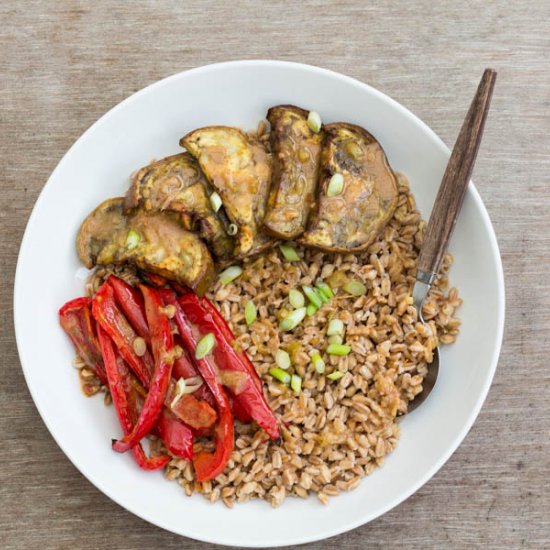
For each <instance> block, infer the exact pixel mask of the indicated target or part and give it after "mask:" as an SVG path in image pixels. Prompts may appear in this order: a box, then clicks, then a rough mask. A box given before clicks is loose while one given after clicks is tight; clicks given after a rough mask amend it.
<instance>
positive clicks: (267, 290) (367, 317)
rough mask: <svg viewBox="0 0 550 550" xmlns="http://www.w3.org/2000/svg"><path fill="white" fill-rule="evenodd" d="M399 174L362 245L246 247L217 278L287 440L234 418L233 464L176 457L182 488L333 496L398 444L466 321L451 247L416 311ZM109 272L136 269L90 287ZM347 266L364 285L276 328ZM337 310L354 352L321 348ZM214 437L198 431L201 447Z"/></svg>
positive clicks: (411, 242) (221, 495)
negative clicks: (283, 371)
mask: <svg viewBox="0 0 550 550" xmlns="http://www.w3.org/2000/svg"><path fill="white" fill-rule="evenodd" d="M260 133H263V130H262V131H261V132H260ZM264 135H265V134H264ZM264 141H265V140H264ZM398 183H399V192H400V196H399V204H398V207H397V210H396V212H395V215H394V217H393V219H392V220H391V221H390V223H389V224H388V225H387V226H386V228H385V229H384V230H383V232H382V234H381V235H379V237H378V239H377V240H376V241H375V242H374V243H373V244H372V245H371V246H370V247H369V248H368V250H367V251H366V252H364V253H361V254H357V255H354V254H348V255H345V254H328V253H324V252H319V251H315V250H312V249H306V248H302V247H300V246H297V245H296V246H295V248H296V250H297V251H298V253H299V255H300V257H301V261H299V262H292V263H291V262H287V261H285V260H284V258H283V257H282V255H281V254H280V252H279V251H278V249H272V250H270V251H268V252H266V253H264V254H263V255H261V256H259V257H254V258H249V259H245V260H244V261H243V265H242V267H243V274H242V275H241V276H240V277H239V278H238V279H236V280H234V281H233V282H231V283H229V284H227V285H225V286H221V285H220V284H219V283H218V285H217V286H215V287H214V288H213V289H212V290H211V292H210V293H209V294H208V297H209V298H210V299H211V300H212V302H213V303H214V304H215V305H216V306H217V307H218V308H219V310H220V311H221V312H222V314H223V316H224V317H225V319H226V320H227V321H228V323H229V324H230V326H231V328H232V329H233V331H234V333H235V335H236V336H237V343H238V345H239V346H240V347H241V348H242V349H244V350H246V352H247V353H248V355H249V356H250V358H251V360H252V361H253V363H254V365H255V367H256V369H257V371H258V372H259V373H260V375H261V376H262V377H263V380H264V388H265V391H266V394H267V398H268V401H269V403H270V405H271V407H272V409H273V410H274V412H275V414H276V415H277V416H278V418H279V419H280V421H281V441H280V443H276V442H273V441H270V440H269V439H268V437H267V435H266V434H265V432H263V430H261V429H259V428H257V427H255V426H253V425H250V424H242V423H240V422H238V421H236V423H235V424H236V425H235V449H234V451H233V454H232V456H231V460H230V461H229V464H228V466H227V468H226V470H225V471H224V472H223V473H222V474H220V475H219V476H218V477H217V478H216V479H214V480H212V481H211V482H205V483H198V482H196V481H195V478H194V473H193V467H192V464H190V463H188V462H185V461H182V460H180V459H176V458H174V459H173V460H172V461H171V462H170V463H169V464H168V466H167V467H166V472H165V476H166V478H167V479H169V480H177V482H178V483H179V484H180V485H181V486H182V488H183V490H184V492H185V494H186V495H191V494H193V493H195V492H198V493H202V495H203V496H205V497H206V498H207V499H209V500H211V501H215V500H222V502H223V503H224V504H225V505H226V506H228V507H232V506H233V505H234V504H235V503H236V502H238V503H242V502H247V501H248V500H250V499H251V498H262V499H265V500H267V501H269V502H270V503H271V505H272V506H278V505H280V504H281V503H282V501H283V500H284V498H285V497H286V496H298V497H300V498H306V497H308V495H309V494H312V493H314V494H316V495H317V498H318V499H319V501H320V502H322V503H323V504H326V503H327V502H328V500H329V498H330V497H332V496H336V495H338V494H339V493H340V492H342V491H347V490H351V489H353V488H355V487H356V486H357V485H358V483H359V481H360V479H361V477H363V476H365V475H369V474H370V473H372V472H373V471H374V469H375V468H376V467H378V466H381V465H382V464H383V462H384V457H385V456H386V455H387V454H388V453H390V452H391V451H392V450H393V449H394V448H395V446H396V444H397V439H398V437H399V424H398V422H397V419H398V417H399V416H400V415H402V414H404V413H406V412H407V404H408V402H409V401H410V400H411V399H413V398H414V396H415V395H417V394H418V393H420V392H421V391H422V381H423V378H424V376H425V375H426V373H427V366H428V363H429V362H430V361H431V360H432V358H433V349H434V347H435V346H437V345H438V344H450V343H452V342H454V340H455V339H456V337H457V334H458V331H459V326H460V321H459V320H458V319H456V318H455V317H454V314H455V310H456V308H457V307H458V306H459V305H460V304H461V299H460V298H459V296H458V291H457V290H456V289H455V288H451V289H448V287H449V281H448V275H447V274H448V271H449V267H450V265H451V263H452V258H451V257H450V256H449V255H447V256H446V258H445V261H444V264H443V268H442V270H441V276H440V277H439V278H438V279H437V280H436V282H435V285H434V287H433V289H432V291H431V293H430V295H429V296H428V299H427V301H426V303H425V306H424V317H425V319H426V321H427V324H426V325H423V324H422V323H419V322H418V315H417V311H416V310H415V308H414V307H413V305H412V299H411V288H412V285H413V283H414V280H415V278H414V274H415V266H416V259H417V255H418V250H419V246H420V244H421V243H422V234H423V230H424V227H425V222H424V221H423V220H421V218H420V214H419V213H418V211H417V210H416V206H415V200H414V197H413V195H412V194H411V193H410V190H409V185H408V182H407V180H406V178H405V177H404V176H402V175H399V176H398ZM111 272H115V273H117V274H118V275H119V276H122V277H123V278H125V279H126V280H128V281H129V282H131V283H134V282H135V281H136V275H135V274H134V273H133V272H132V271H131V270H130V269H127V268H112V267H110V266H109V267H102V268H98V269H97V270H96V271H95V273H94V275H93V277H92V278H91V280H90V281H89V283H88V287H87V291H88V293H89V294H93V292H95V290H97V288H98V286H99V284H100V283H101V281H102V280H103V279H104V278H105V276H106V275H107V274H108V273H111ZM348 278H349V279H353V280H358V281H361V282H362V283H363V284H364V285H365V286H366V288H367V292H366V294H365V295H364V296H360V297H354V296H351V295H349V294H346V293H344V292H343V291H342V290H341V289H339V290H338V289H337V290H336V296H335V297H334V298H333V299H332V300H331V301H330V302H329V303H327V304H325V305H323V306H322V307H321V308H320V309H319V310H318V311H317V313H316V314H315V315H313V316H312V317H306V319H305V320H304V321H303V322H302V323H301V324H300V325H299V326H298V328H296V329H295V330H294V331H292V332H290V333H281V332H280V331H279V330H278V322H279V319H278V318H277V314H278V313H279V312H280V311H281V310H282V309H283V308H288V309H291V306H289V305H288V293H289V291H290V290H291V289H296V288H299V286H300V285H311V284H314V283H315V282H316V280H318V279H323V280H328V281H329V282H330V283H331V286H332V287H334V288H337V287H341V286H342V284H343V283H342V282H343V281H344V280H346V279H348ZM252 299H253V300H254V303H255V305H256V306H257V311H258V316H257V319H256V320H255V321H254V322H253V323H252V325H251V326H250V327H248V326H247V324H246V321H245V318H244V307H245V305H246V303H247V302H248V301H249V300H252ZM332 318H338V319H341V320H342V321H343V323H344V327H345V331H344V339H345V342H346V343H347V344H349V345H350V346H351V353H350V354H349V355H347V356H344V357H338V356H329V355H327V354H326V353H325V352H324V349H325V348H326V340H327V336H326V328H327V325H328V322H329V320H330V319H332ZM297 342H298V343H299V346H298V345H297V344H296V343H297ZM280 348H282V349H284V350H286V351H288V353H289V354H290V356H291V357H292V366H291V367H290V369H289V371H288V372H289V373H291V374H293V373H296V374H298V375H299V376H301V377H302V379H303V380H302V391H301V393H299V394H295V393H294V392H293V391H292V390H291V389H290V387H288V386H286V385H283V384H281V383H279V382H277V381H276V380H274V379H273V378H272V377H271V376H269V375H268V370H269V368H270V367H272V366H273V365H274V363H275V353H276V351H277V350H278V349H280ZM317 352H318V353H320V354H321V356H322V358H323V360H324V361H325V363H326V371H325V373H324V374H319V373H318V372H317V371H316V370H315V368H314V367H313V365H312V363H311V356H312V355H313V354H315V353H317ZM76 366H79V367H82V365H81V364H80V363H77V364H76ZM334 370H339V371H341V372H342V373H344V376H343V377H342V378H340V379H339V380H338V381H330V380H329V379H327V375H328V374H330V373H331V372H333V371H334ZM89 372H91V371H89ZM89 372H88V369H86V368H80V378H81V382H82V384H83V387H84V386H86V393H87V394H88V395H92V394H93V393H97V392H98V391H100V390H102V389H103V390H104V389H105V388H103V387H102V386H101V385H100V384H99V382H98V381H97V380H94V376H93V373H92V376H91V377H90V376H89ZM108 401H109V398H108V397H106V403H107V402H108ZM161 445H162V443H161V442H160V441H159V440H153V441H152V449H153V452H157V453H160V452H161V451H162V452H164V449H162V448H161ZM211 445H212V444H211V443H210V442H207V441H198V442H197V443H196V445H195V450H197V451H198V450H199V449H205V448H209V447H210V448H211Z"/></svg>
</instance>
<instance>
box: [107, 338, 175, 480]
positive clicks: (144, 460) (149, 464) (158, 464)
mask: <svg viewBox="0 0 550 550" xmlns="http://www.w3.org/2000/svg"><path fill="white" fill-rule="evenodd" d="M98 336H99V343H100V345H101V352H102V354H103V361H104V363H105V370H106V372H107V379H108V382H109V390H110V392H111V397H112V399H113V404H114V406H115V409H116V413H117V416H118V421H119V422H120V426H121V427H122V431H123V433H124V435H126V434H128V433H130V432H131V431H132V427H133V424H134V418H133V417H136V416H137V415H138V412H137V399H136V397H137V396H136V395H135V393H136V392H135V389H134V388H133V387H132V384H131V382H130V377H131V374H130V372H129V370H128V368H127V367H126V365H125V364H124V361H123V359H122V357H121V356H120V355H119V354H118V353H116V351H115V347H114V345H113V343H112V341H111V339H110V338H109V336H107V334H106V333H105V331H103V330H102V329H101V327H98ZM132 454H133V455H134V458H135V459H136V462H137V463H138V465H139V467H140V468H143V469H144V470H158V469H159V468H163V467H164V466H166V464H168V462H169V461H170V457H169V456H168V455H162V456H156V457H153V458H148V457H147V456H146V455H145V451H144V450H143V447H142V446H141V443H138V444H137V445H136V446H135V447H133V448H132Z"/></svg>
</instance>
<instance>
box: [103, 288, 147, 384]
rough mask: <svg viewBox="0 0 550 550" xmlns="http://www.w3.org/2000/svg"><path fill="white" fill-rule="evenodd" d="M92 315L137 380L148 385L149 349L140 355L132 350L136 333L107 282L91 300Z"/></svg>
mask: <svg viewBox="0 0 550 550" xmlns="http://www.w3.org/2000/svg"><path fill="white" fill-rule="evenodd" d="M92 315H93V316H94V318H95V320H96V321H97V323H98V325H99V326H100V327H101V328H102V329H103V330H104V331H105V332H106V333H107V334H108V335H109V336H110V337H111V339H112V340H113V342H114V343H115V345H116V347H117V348H118V350H119V351H120V354H121V355H122V358H123V359H124V360H125V361H126V362H127V363H128V365H129V366H130V368H131V369H132V370H133V371H134V373H135V374H136V376H137V377H138V378H139V381H140V382H141V383H142V384H143V385H144V386H146V387H148V386H149V380H150V379H151V373H152V372H153V369H154V362H153V358H152V357H151V353H150V352H149V350H146V351H145V354H144V355H143V356H142V357H139V356H138V355H137V354H136V352H135V351H134V346H133V344H134V340H135V339H136V337H137V334H136V332H135V330H134V329H133V328H132V327H131V325H130V324H129V323H128V321H127V320H126V317H124V314H123V313H122V311H120V309H119V307H118V306H117V304H116V302H115V298H114V293H113V288H112V287H111V285H110V284H109V283H108V282H105V283H103V284H102V285H101V287H100V288H99V290H98V291H97V292H96V294H95V296H94V299H93V300H92Z"/></svg>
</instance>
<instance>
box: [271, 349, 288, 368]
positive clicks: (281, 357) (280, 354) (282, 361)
mask: <svg viewBox="0 0 550 550" xmlns="http://www.w3.org/2000/svg"><path fill="white" fill-rule="evenodd" d="M275 363H276V364H277V366H278V367H279V368H280V369H283V370H287V369H288V368H289V367H290V355H289V354H288V353H287V352H286V351H285V350H284V349H278V350H277V353H276V354H275Z"/></svg>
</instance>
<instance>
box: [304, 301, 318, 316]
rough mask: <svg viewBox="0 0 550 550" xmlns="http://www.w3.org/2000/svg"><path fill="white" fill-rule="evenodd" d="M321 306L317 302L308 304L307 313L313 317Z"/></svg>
mask: <svg viewBox="0 0 550 550" xmlns="http://www.w3.org/2000/svg"><path fill="white" fill-rule="evenodd" d="M318 309H319V308H318V307H317V306H316V305H315V304H308V305H307V307H306V315H307V316H308V317H311V316H312V315H315V313H316V312H317V310H318Z"/></svg>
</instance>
